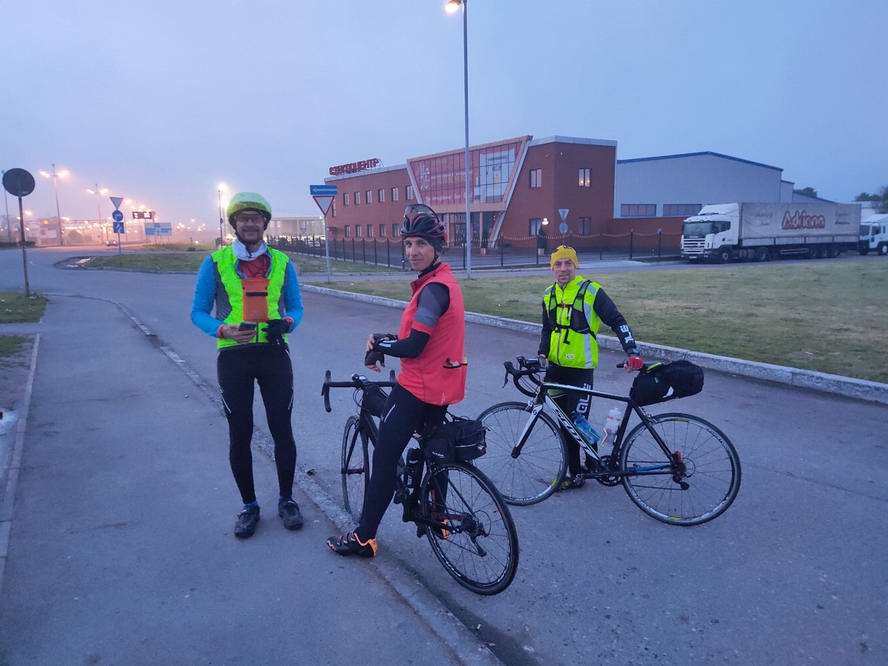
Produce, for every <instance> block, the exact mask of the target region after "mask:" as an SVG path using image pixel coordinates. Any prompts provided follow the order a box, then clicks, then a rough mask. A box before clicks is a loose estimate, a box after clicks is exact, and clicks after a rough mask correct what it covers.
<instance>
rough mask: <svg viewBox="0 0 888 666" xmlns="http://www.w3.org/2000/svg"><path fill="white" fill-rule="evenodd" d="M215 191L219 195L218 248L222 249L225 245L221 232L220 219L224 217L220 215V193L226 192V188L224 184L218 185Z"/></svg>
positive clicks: (221, 222)
mask: <svg viewBox="0 0 888 666" xmlns="http://www.w3.org/2000/svg"><path fill="white" fill-rule="evenodd" d="M216 191H217V192H218V194H219V247H222V246H223V245H224V244H225V235H224V233H223V231H222V229H223V221H222V219H223V217H224V214H223V213H222V193H223V192H228V187H227V186H226V185H225V183H219V187H218V188H217V189H216Z"/></svg>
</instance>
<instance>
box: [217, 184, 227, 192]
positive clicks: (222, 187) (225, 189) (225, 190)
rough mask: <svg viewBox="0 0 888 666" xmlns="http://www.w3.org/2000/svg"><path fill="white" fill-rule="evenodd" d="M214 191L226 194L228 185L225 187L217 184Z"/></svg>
mask: <svg viewBox="0 0 888 666" xmlns="http://www.w3.org/2000/svg"><path fill="white" fill-rule="evenodd" d="M216 189H218V190H219V191H220V192H222V193H223V194H227V193H228V185H226V184H225V183H219V186H218V187H217V188H216Z"/></svg>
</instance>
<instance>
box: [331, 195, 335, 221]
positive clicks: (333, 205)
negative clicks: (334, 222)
mask: <svg viewBox="0 0 888 666" xmlns="http://www.w3.org/2000/svg"><path fill="white" fill-rule="evenodd" d="M330 204H331V206H330V210H331V211H332V212H333V217H336V199H333V201H331V202H330Z"/></svg>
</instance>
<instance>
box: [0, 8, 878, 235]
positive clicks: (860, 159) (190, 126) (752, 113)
mask: <svg viewBox="0 0 888 666" xmlns="http://www.w3.org/2000/svg"><path fill="white" fill-rule="evenodd" d="M443 4H444V3H443V0H377V1H375V2H366V1H364V2H359V1H357V0H339V1H337V2H334V1H333V0H328V1H326V2H322V1H315V0H290V1H288V2H284V1H279V2H272V1H262V0H256V1H254V2H246V1H233V0H220V1H217V2H209V1H203V2H198V1H192V0H180V1H178V2H168V1H167V0H160V1H153V2H147V1H144V0H131V1H130V2H122V1H120V2H111V1H109V0H106V1H82V2H79V1H77V0H68V1H65V2H63V1H61V0H57V1H55V2H50V1H47V0H29V1H27V2H21V1H17V2H12V1H11V0H0V16H2V24H0V29H2V31H3V40H2V41H0V44H2V52H3V60H2V62H3V67H2V81H3V87H2V91H3V97H2V100H0V102H2V103H0V166H2V168H4V169H8V168H11V167H16V166H18V167H24V168H27V169H29V170H30V171H32V173H34V174H35V176H36V175H37V171H38V170H39V169H49V166H50V163H52V162H55V163H56V164H57V165H58V166H59V167H65V168H68V169H70V170H71V172H72V175H73V177H72V178H71V179H69V180H68V181H66V182H63V183H61V185H60V190H59V195H60V199H61V209H62V215H64V216H68V217H87V216H91V217H94V216H95V210H96V208H95V200H94V199H93V198H91V197H90V196H89V195H88V194H86V193H85V191H84V190H85V188H86V187H92V186H93V184H94V183H98V184H99V186H100V187H107V188H109V189H111V190H112V191H113V192H115V193H119V194H124V195H126V196H129V197H132V198H134V199H136V200H138V201H141V202H144V203H146V204H148V205H150V206H151V207H153V208H156V209H157V210H158V211H159V213H160V217H161V219H165V220H173V221H186V222H187V221H188V219H190V218H196V219H197V220H198V221H199V222H213V221H214V220H216V219H218V208H217V195H216V184H217V183H218V182H219V181H225V182H226V183H228V184H229V185H230V186H231V187H232V188H233V189H246V190H256V191H259V192H262V193H263V194H265V195H266V196H267V198H268V199H269V200H270V201H271V203H272V206H273V208H274V209H275V212H276V213H290V214H315V213H316V208H315V207H314V204H313V202H312V201H311V199H310V198H309V196H308V193H307V192H308V185H309V184H310V183H321V182H323V178H324V176H325V175H326V173H327V169H328V167H329V166H330V165H332V164H338V163H343V162H351V161H356V160H361V159H367V158H372V157H378V158H380V159H381V160H382V161H383V163H384V164H385V165H395V164H401V163H403V162H404V160H405V159H406V158H407V157H411V156H416V155H422V154H427V153H431V152H436V151H440V150H446V149H451V148H458V147H460V146H461V145H462V142H463V87H462V24H461V17H460V16H459V15H456V16H449V15H447V14H445V13H444V11H443ZM886 24H888V2H884V1H882V0H855V1H854V2H841V1H838V0H836V1H834V2H829V1H824V0H815V1H805V2H802V1H793V2H789V1H783V2H773V1H764V0H762V1H758V0H755V1H751V2H742V3H741V2H727V1H723V2H722V1H713V0H700V1H692V0H676V1H674V2H670V1H666V0H661V1H653V0H650V1H643V0H622V1H620V2H603V1H598V0H595V1H590V0H586V1H583V0H549V2H546V3H543V2H532V1H530V0H470V2H469V86H470V91H469V105H470V121H471V137H470V138H471V142H472V143H484V142H488V141H494V140H497V139H503V138H508V137H513V136H519V135H524V134H532V135H534V136H536V137H544V136H550V135H553V134H561V135H567V136H581V137H592V138H600V139H612V140H616V141H618V157H619V158H621V159H622V158H632V157H644V156H652V155H662V154H670V153H681V152H692V151H699V150H712V151H716V152H722V153H727V154H729V155H736V156H738V157H742V158H745V159H750V160H754V161H759V162H764V163H767V164H772V165H775V166H779V167H782V168H783V169H784V173H783V177H784V178H786V179H788V180H792V181H795V183H796V187H799V188H801V187H805V186H807V185H810V186H813V187H815V188H816V189H817V190H818V192H819V194H820V195H821V196H823V197H826V198H830V199H836V200H850V199H851V198H853V196H854V195H856V194H857V193H858V192H860V191H862V190H867V191H873V190H875V189H877V188H878V187H879V186H880V185H885V184H888V127H886V118H888V86H886V85H885V62H886V57H888V56H886V51H885V42H886V36H885V32H884V30H885V25H886ZM37 187H38V189H37V190H36V191H35V193H34V194H33V195H32V196H31V197H29V198H28V199H27V200H26V206H27V207H29V208H31V209H33V210H34V212H35V214H36V215H38V216H45V215H51V214H52V215H54V214H55V203H54V199H53V196H52V187H51V184H50V183H49V182H48V181H45V180H43V179H40V178H39V176H38V183H37ZM103 211H104V213H105V215H107V214H108V212H109V211H110V207H109V206H108V204H107V201H103Z"/></svg>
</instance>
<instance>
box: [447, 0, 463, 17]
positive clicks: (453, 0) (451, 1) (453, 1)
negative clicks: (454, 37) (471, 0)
mask: <svg viewBox="0 0 888 666" xmlns="http://www.w3.org/2000/svg"><path fill="white" fill-rule="evenodd" d="M461 6H462V0H447V4H446V5H444V11H445V12H447V13H448V14H456V12H458V11H459V8H460V7H461Z"/></svg>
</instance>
